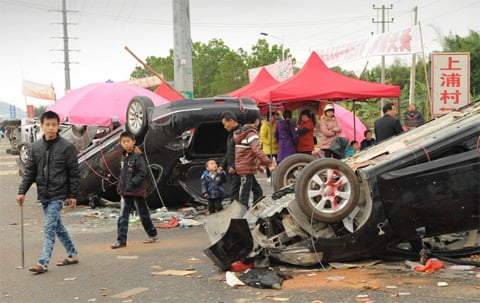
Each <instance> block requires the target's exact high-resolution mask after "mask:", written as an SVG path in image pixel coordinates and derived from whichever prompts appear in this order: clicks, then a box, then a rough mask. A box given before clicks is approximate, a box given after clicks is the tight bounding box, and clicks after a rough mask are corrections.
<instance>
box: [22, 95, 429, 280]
mask: <svg viewBox="0 0 480 303" xmlns="http://www.w3.org/2000/svg"><path fill="white" fill-rule="evenodd" d="M382 111H383V116H382V117H381V118H379V119H377V120H376V121H375V123H374V131H375V138H373V136H372V131H370V130H366V131H365V132H364V137H365V139H364V140H363V141H362V142H360V143H359V142H358V141H356V140H352V141H351V142H350V143H349V144H348V146H346V148H344V150H343V149H342V152H338V149H337V148H334V147H333V146H334V144H338V142H336V141H337V139H338V138H342V137H340V134H341V133H342V130H343V127H342V125H341V123H339V121H338V120H337V118H336V117H335V108H334V106H333V105H332V104H327V105H326V106H325V107H324V110H323V115H322V116H321V118H320V121H319V122H318V123H317V121H316V117H315V114H313V113H312V112H311V111H310V110H308V109H304V110H302V111H300V113H299V117H298V122H296V121H294V120H293V117H292V111H290V110H288V109H286V110H284V111H283V119H281V118H280V117H279V116H278V115H277V113H268V114H267V115H266V116H265V118H264V120H263V121H262V122H261V121H260V117H259V116H258V114H257V113H256V112H247V113H246V114H245V117H242V118H243V119H242V121H244V124H243V125H241V124H240V123H239V119H238V118H237V117H236V115H235V114H234V113H232V112H230V111H227V112H224V113H223V114H222V116H221V117H220V119H221V122H222V124H223V126H224V127H225V129H226V130H227V131H228V133H229V134H228V137H227V142H226V145H227V148H226V154H225V157H224V159H223V161H222V162H221V163H220V165H217V162H216V161H215V160H214V159H209V160H208V161H207V162H206V164H205V171H204V172H203V174H202V175H201V176H199V177H200V179H201V182H202V193H203V196H204V198H206V199H207V200H208V212H209V213H214V212H218V211H221V210H222V208H223V207H222V201H223V200H224V198H225V189H224V183H225V182H226V181H227V177H228V179H229V180H230V184H231V188H230V200H231V201H232V202H233V201H238V202H239V203H240V204H242V205H244V206H245V207H247V208H248V207H249V206H251V205H254V204H255V203H256V202H258V201H259V200H260V199H261V198H262V197H263V190H262V187H261V186H260V184H259V183H258V181H257V179H256V177H255V175H256V174H257V172H265V173H266V174H267V178H271V175H272V172H273V171H274V169H275V168H276V164H277V163H280V162H281V161H283V160H284V159H285V158H287V157H288V156H290V155H292V154H295V153H304V154H309V155H315V153H317V155H319V156H320V157H327V158H330V157H331V158H337V159H340V158H343V157H350V156H353V155H354V154H355V153H357V152H359V151H360V150H364V149H367V148H369V147H371V146H373V145H375V144H377V143H378V142H382V141H384V140H386V139H388V138H389V137H392V136H395V135H398V134H400V133H401V132H403V131H404V130H403V128H402V126H401V123H400V121H399V120H398V119H397V118H396V108H395V105H394V104H392V103H389V102H387V103H385V105H384V106H383V108H382ZM40 121H41V128H42V129H43V131H44V136H43V138H42V140H38V141H36V142H34V143H33V146H32V151H31V155H30V157H29V161H28V163H27V165H26V168H25V173H24V176H23V179H22V182H21V184H20V186H19V189H18V194H17V197H16V200H17V203H18V204H19V205H20V206H21V205H23V203H24V201H25V194H26V193H27V191H28V190H29V189H30V187H31V186H32V184H33V183H34V182H36V184H37V192H38V199H39V200H40V202H41V205H42V208H43V211H44V214H45V225H44V246H43V250H42V253H41V255H40V257H39V259H38V263H37V264H36V265H34V266H33V267H31V268H30V271H32V272H35V273H44V272H47V271H48V266H49V263H50V258H51V256H52V251H53V246H54V243H55V237H58V238H59V239H60V240H61V243H62V244H63V246H64V248H65V252H66V257H65V258H64V259H63V260H60V261H59V262H58V263H56V265H57V266H65V265H71V264H77V263H78V262H79V259H80V258H79V254H78V251H77V250H76V248H75V246H74V244H73V242H72V240H71V238H70V235H69V233H68V232H67V230H66V228H65V227H64V225H63V222H62V220H61V217H60V211H61V209H62V207H63V204H64V201H67V202H68V203H69V204H70V205H71V206H72V207H75V206H76V202H77V201H76V197H77V196H78V190H79V182H80V176H79V174H80V172H79V167H78V159H77V153H76V150H75V147H74V146H73V144H72V143H70V142H68V141H67V140H65V139H63V138H61V137H60V136H59V135H58V131H59V122H60V119H59V117H58V115H57V114H56V113H54V112H45V113H44V114H43V115H42V117H41V119H40ZM405 121H406V124H407V125H406V127H407V129H411V128H414V127H417V126H419V125H421V124H422V123H424V118H423V116H422V115H421V113H419V112H418V111H417V110H416V108H415V106H414V105H412V106H410V108H409V111H408V113H407V115H406V118H405ZM316 128H318V129H319V131H320V139H319V141H320V142H317V138H316V136H315V129H316ZM135 143H136V141H135V137H134V136H133V135H132V134H131V133H128V132H124V133H122V134H121V136H120V145H121V146H122V149H123V151H122V161H121V173H120V176H119V183H118V193H119V194H120V195H121V197H122V200H121V210H120V216H119V219H118V224H117V225H118V227H117V239H116V241H115V242H114V243H113V244H112V245H111V248H112V249H117V248H121V247H125V246H126V245H127V232H128V223H129V220H128V219H129V213H130V211H131V210H132V209H134V208H136V209H137V211H139V216H140V219H141V222H142V225H143V227H144V230H145V233H146V234H147V238H146V239H145V240H144V241H143V243H153V242H155V241H156V240H157V230H156V228H155V227H154V225H153V224H152V221H151V219H150V216H149V212H148V207H147V204H146V202H145V195H146V189H145V187H144V181H145V178H146V176H147V172H146V162H145V156H144V154H143V153H142V152H141V150H140V149H139V148H138V147H136V146H135ZM316 146H318V147H319V148H318V149H317V148H316ZM51 155H52V156H51ZM53 157H56V158H55V159H57V158H58V159H60V158H61V159H62V161H56V162H52V163H51V164H52V165H49V164H50V159H51V158H53ZM264 170H265V171H264ZM54 174H55V175H56V176H60V178H59V180H62V182H57V181H55V182H52V180H50V179H49V175H54ZM250 192H251V193H252V195H253V196H252V198H253V199H252V200H250Z"/></svg>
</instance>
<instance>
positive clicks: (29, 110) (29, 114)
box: [27, 104, 35, 118]
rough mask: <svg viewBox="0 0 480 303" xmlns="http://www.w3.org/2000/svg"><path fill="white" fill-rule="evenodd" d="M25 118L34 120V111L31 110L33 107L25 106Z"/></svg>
mask: <svg viewBox="0 0 480 303" xmlns="http://www.w3.org/2000/svg"><path fill="white" fill-rule="evenodd" d="M27 117H28V118H35V109H34V108H33V105H31V104H29V105H27Z"/></svg>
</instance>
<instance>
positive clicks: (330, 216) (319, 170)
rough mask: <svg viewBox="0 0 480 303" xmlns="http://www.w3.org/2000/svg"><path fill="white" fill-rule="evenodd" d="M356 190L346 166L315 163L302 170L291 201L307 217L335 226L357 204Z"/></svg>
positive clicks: (334, 162)
mask: <svg viewBox="0 0 480 303" xmlns="http://www.w3.org/2000/svg"><path fill="white" fill-rule="evenodd" d="M359 196H360V186H359V184H358V182H357V178H356V176H355V173H354V172H353V171H352V170H351V169H350V167H349V166H348V165H346V164H345V163H343V162H342V161H340V160H336V159H319V160H316V161H314V162H312V163H310V164H308V165H307V166H305V168H304V169H303V171H302V173H301V174H300V175H299V176H298V178H297V182H296V183H295V199H296V200H297V203H298V206H299V207H300V209H301V210H302V211H303V213H304V214H305V215H306V216H307V217H309V218H310V217H312V218H313V219H315V220H317V221H320V222H323V223H335V222H340V221H341V220H342V219H344V218H346V217H347V216H348V215H349V214H350V213H351V212H352V210H353V209H354V208H355V206H356V205H357V203H358V199H359Z"/></svg>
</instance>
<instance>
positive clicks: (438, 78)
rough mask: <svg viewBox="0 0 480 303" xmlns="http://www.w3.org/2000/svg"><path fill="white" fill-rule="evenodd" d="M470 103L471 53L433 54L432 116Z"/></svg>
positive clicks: (440, 114)
mask: <svg viewBox="0 0 480 303" xmlns="http://www.w3.org/2000/svg"><path fill="white" fill-rule="evenodd" d="M468 103H470V53H433V54H432V117H436V116H442V115H444V114H447V113H449V112H450V111H452V110H456V109H457V108H459V107H462V106H465V105H467V104H468Z"/></svg>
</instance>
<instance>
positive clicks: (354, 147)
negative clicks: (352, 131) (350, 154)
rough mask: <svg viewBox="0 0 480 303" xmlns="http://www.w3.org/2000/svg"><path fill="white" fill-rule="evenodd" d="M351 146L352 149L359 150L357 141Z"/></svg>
mask: <svg viewBox="0 0 480 303" xmlns="http://www.w3.org/2000/svg"><path fill="white" fill-rule="evenodd" d="M352 148H353V149H354V150H360V145H359V144H358V143H354V144H353V145H352Z"/></svg>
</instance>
